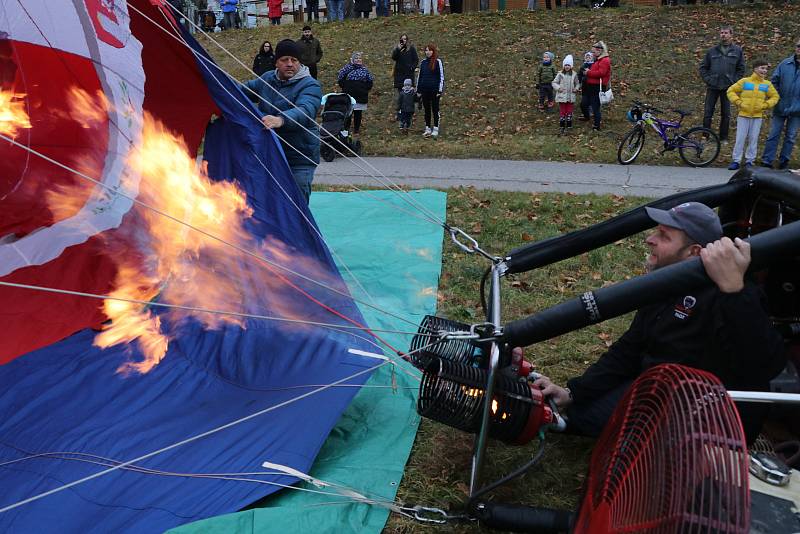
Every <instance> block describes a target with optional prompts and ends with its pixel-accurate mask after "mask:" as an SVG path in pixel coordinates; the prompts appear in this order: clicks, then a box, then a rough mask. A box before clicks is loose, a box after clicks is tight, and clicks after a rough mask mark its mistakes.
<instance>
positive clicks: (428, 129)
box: [422, 126, 431, 137]
mask: <svg viewBox="0 0 800 534" xmlns="http://www.w3.org/2000/svg"><path fill="white" fill-rule="evenodd" d="M430 136H431V129H430V128H429V127H428V126H426V127H425V131H424V132H422V137H430Z"/></svg>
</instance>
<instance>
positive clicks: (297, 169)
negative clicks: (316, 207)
mask: <svg viewBox="0 0 800 534" xmlns="http://www.w3.org/2000/svg"><path fill="white" fill-rule="evenodd" d="M316 169H317V167H316V166H314V165H296V166H294V167H292V176H294V181H295V182H296V183H297V187H299V188H300V192H301V193H303V196H305V198H306V204H308V199H309V198H310V197H311V182H313V181H314V171H315V170H316Z"/></svg>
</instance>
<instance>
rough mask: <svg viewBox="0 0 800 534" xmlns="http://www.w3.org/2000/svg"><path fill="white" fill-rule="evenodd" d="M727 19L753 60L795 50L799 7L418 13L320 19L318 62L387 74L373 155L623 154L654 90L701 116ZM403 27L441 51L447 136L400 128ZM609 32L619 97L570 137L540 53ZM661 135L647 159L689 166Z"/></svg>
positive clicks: (235, 44) (242, 37) (375, 98)
mask: <svg viewBox="0 0 800 534" xmlns="http://www.w3.org/2000/svg"><path fill="white" fill-rule="evenodd" d="M726 22H727V23H731V24H733V25H734V27H735V35H734V36H735V39H736V41H737V42H738V43H740V44H741V45H742V46H743V47H744V49H745V53H746V56H747V58H748V60H751V59H754V58H756V57H765V58H766V59H767V60H768V61H770V62H771V63H772V64H773V65H774V64H776V63H777V62H778V61H780V60H781V59H782V58H785V57H787V56H788V55H789V54H790V53H792V52H793V43H794V41H793V39H797V38H798V36H800V6H798V5H777V6H775V5H767V4H758V5H749V6H741V7H723V6H719V5H698V6H684V7H677V8H628V7H626V8H620V9H601V10H588V9H583V8H573V9H564V10H559V11H544V10H539V11H537V12H532V13H529V12H526V11H507V12H503V13H498V12H486V13H470V14H464V15H448V16H438V17H424V16H418V15H413V16H395V17H390V18H382V19H369V20H350V21H345V22H341V23H332V24H318V25H315V27H314V32H315V35H317V37H319V38H320V40H321V42H322V45H323V48H324V51H325V55H324V57H323V59H322V62H321V63H320V65H319V70H320V81H321V82H322V84H323V91H324V92H328V91H333V90H335V88H334V82H335V78H336V72H337V71H338V69H339V68H341V67H342V65H344V64H345V62H346V61H347V59H348V58H349V56H350V53H351V52H352V51H354V50H361V51H364V52H365V63H366V65H367V66H368V67H369V69H370V70H371V71H372V72H373V74H374V75H375V77H376V82H375V88H374V89H373V91H372V93H371V95H370V104H369V110H368V111H367V113H366V115H365V118H366V121H367V122H366V125H365V127H364V132H363V135H362V137H363V142H364V146H365V153H366V154H369V155H412V156H425V157H431V156H433V157H437V156H441V157H456V158H465V157H479V158H511V159H530V160H550V159H552V160H576V161H606V162H612V161H616V145H617V142H618V139H619V136H621V135H622V134H623V133H624V132H625V131H626V130H627V129H628V128H629V124H628V123H627V122H626V121H625V119H624V115H625V111H627V107H626V106H627V104H628V103H629V102H630V99H631V98H634V97H640V98H645V99H647V100H648V101H652V102H657V103H658V105H659V107H661V108H666V107H669V106H674V107H681V108H684V109H691V110H693V111H694V112H695V113H694V115H692V116H691V117H689V118H687V119H686V121H687V124H688V125H695V124H699V123H701V122H702V109H703V95H704V87H703V84H702V82H701V80H700V78H699V76H698V74H697V65H698V63H699V61H700V59H701V58H702V55H703V54H704V52H705V50H706V49H707V47H708V46H710V45H712V44H714V43H716V42H717V40H718V28H719V26H720V24H721V23H726ZM402 32H407V33H408V34H409V35H410V37H411V40H412V41H413V42H414V43H415V44H416V46H417V49H418V51H419V52H420V55H422V49H423V48H424V46H425V43H427V42H429V41H433V42H435V43H436V44H437V45H438V46H439V47H440V50H441V57H442V59H443V61H444V64H445V73H446V78H447V87H446V92H445V95H444V97H443V99H442V135H441V137H440V138H439V139H438V140H437V141H436V142H423V140H422V138H421V137H420V133H421V130H422V126H423V121H422V113H421V112H419V113H417V116H416V117H415V125H414V128H413V129H412V133H413V135H410V136H408V137H401V136H400V133H399V131H398V130H397V124H396V123H393V122H391V121H390V118H391V116H392V113H391V97H392V91H393V89H392V82H391V72H392V61H391V59H390V53H391V50H392V47H393V46H394V45H395V43H396V42H397V37H398V36H399V34H400V33H402ZM299 35H300V26H299V25H297V24H290V25H282V26H271V27H262V28H258V29H254V30H235V31H229V32H223V33H218V34H215V35H214V37H215V39H218V40H219V42H220V43H221V44H222V45H223V46H225V47H226V48H227V49H229V50H230V51H231V52H233V53H234V54H235V55H236V56H237V57H238V58H240V59H241V60H242V61H243V62H244V63H245V64H246V65H248V66H249V65H251V64H252V59H253V56H254V55H255V53H256V50H257V48H258V46H259V44H260V43H261V42H262V41H263V40H264V39H269V40H270V41H272V43H273V45H274V44H275V43H277V41H279V40H280V39H283V38H286V37H292V38H298V37H299ZM598 39H602V40H604V41H605V42H606V43H607V44H608V46H609V48H610V53H611V59H612V64H613V69H614V75H613V79H612V86H613V89H614V92H615V93H616V95H617V102H616V103H615V104H614V105H612V106H611V107H610V108H608V109H607V113H606V114H605V116H604V127H605V131H604V132H602V133H600V134H591V133H590V132H589V129H588V128H587V127H586V125H585V124H584V123H577V124H576V127H575V128H574V130H573V132H572V133H571V135H569V136H568V137H559V136H557V135H556V134H557V131H558V124H557V123H558V115H557V113H556V112H555V111H553V112H551V113H547V114H545V113H542V112H539V111H538V110H536V106H535V103H536V94H535V89H534V84H535V79H534V78H535V70H536V67H537V66H538V64H539V61H540V58H541V54H542V52H544V51H546V50H551V51H553V52H554V53H556V55H557V62H558V66H560V65H561V60H562V59H563V57H564V56H565V55H566V54H573V55H574V56H575V57H576V62H577V61H579V58H581V57H582V55H583V53H584V52H585V51H587V50H588V49H589V48H590V46H591V44H592V43H594V42H595V41H596V40H598ZM204 45H205V46H206V47H207V49H208V50H209V51H210V52H211V53H212V55H213V56H214V57H215V59H217V61H219V63H220V64H221V65H222V66H223V67H224V68H225V69H226V70H228V71H229V72H230V73H231V74H233V75H234V76H236V77H237V78H239V79H247V78H249V77H250V75H249V74H248V73H247V71H246V70H245V69H244V68H243V67H241V66H240V65H238V64H236V63H235V61H234V60H233V59H231V58H230V57H228V56H226V55H225V54H224V52H222V51H220V50H219V49H218V48H217V47H216V46H215V45H213V44H211V43H208V42H204ZM748 72H749V66H748ZM762 130H766V128H764V129H762ZM762 137H763V136H762ZM656 141H657V139H656V138H655V136H649V137H648V142H647V144H646V146H645V151H644V153H643V154H642V157H641V159H640V160H639V161H640V162H647V163H653V164H680V163H679V161H678V159H677V157H676V155H675V154H666V155H665V156H663V157H662V156H660V155H659V154H658V151H657V149H658V148H659V146H660V143H659V142H656ZM732 148H733V147H732V145H731V146H725V147H723V152H722V154H721V156H720V159H719V161H718V163H719V164H721V163H726V164H727V162H728V159H729V157H730V152H731V150H732ZM794 161H795V162H797V161H798V156H797V154H795V158H794Z"/></svg>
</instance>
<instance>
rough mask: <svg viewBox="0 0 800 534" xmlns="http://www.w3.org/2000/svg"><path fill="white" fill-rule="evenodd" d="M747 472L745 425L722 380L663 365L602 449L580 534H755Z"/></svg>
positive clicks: (622, 408)
mask: <svg viewBox="0 0 800 534" xmlns="http://www.w3.org/2000/svg"><path fill="white" fill-rule="evenodd" d="M747 473H748V457H747V447H746V444H745V436H744V431H743V429H742V424H741V421H740V419H739V415H738V412H737V410H736V407H735V406H734V403H733V401H732V400H731V399H730V397H729V396H728V395H727V393H726V391H725V388H724V387H723V386H722V384H721V383H720V381H719V379H717V378H716V377H715V376H714V375H712V374H710V373H707V372H704V371H700V370H697V369H692V368H688V367H683V366H680V365H672V364H670V365H660V366H658V367H655V368H653V369H651V370H649V371H648V372H646V373H645V374H643V375H642V376H641V377H640V378H639V379H638V380H636V382H634V384H633V385H632V386H631V388H630V390H629V391H628V393H627V394H626V396H625V398H624V399H623V400H622V402H621V403H620V405H619V406H618V407H617V410H616V411H615V412H614V415H613V416H612V418H611V421H610V422H609V424H608V425H607V426H606V429H605V431H604V432H603V434H602V435H601V437H600V439H599V440H598V442H597V445H596V447H595V449H594V453H593V454H592V459H591V464H590V468H589V476H588V479H587V486H586V495H585V498H584V500H583V503H582V505H581V510H580V515H579V517H578V520H577V522H576V527H575V532H576V533H586V534H595V533H611V532H614V533H622V532H625V533H628V532H647V533H671V534H672V533H700V532H702V533H712V532H719V533H723V532H724V533H733V532H742V533H744V532H747V531H748V530H749V525H750V491H749V484H748V474H747Z"/></svg>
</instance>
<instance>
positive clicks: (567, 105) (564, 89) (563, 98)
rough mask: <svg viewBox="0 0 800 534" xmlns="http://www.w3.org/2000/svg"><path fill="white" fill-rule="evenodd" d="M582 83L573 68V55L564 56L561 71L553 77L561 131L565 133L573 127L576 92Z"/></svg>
mask: <svg viewBox="0 0 800 534" xmlns="http://www.w3.org/2000/svg"><path fill="white" fill-rule="evenodd" d="M580 88H581V84H580V82H579V81H578V75H577V74H576V73H575V71H574V70H573V69H572V55H568V56H567V57H565V58H564V62H563V63H562V68H561V72H559V73H558V74H556V77H555V79H553V89H554V90H555V92H556V102H558V125H559V127H560V130H559V133H560V134H562V135H563V134H564V133H565V132H566V131H567V128H572V112H573V110H574V109H575V94H576V93H577V92H578V91H580Z"/></svg>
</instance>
